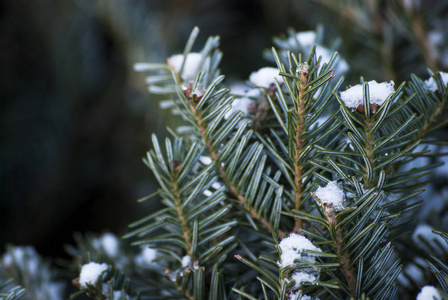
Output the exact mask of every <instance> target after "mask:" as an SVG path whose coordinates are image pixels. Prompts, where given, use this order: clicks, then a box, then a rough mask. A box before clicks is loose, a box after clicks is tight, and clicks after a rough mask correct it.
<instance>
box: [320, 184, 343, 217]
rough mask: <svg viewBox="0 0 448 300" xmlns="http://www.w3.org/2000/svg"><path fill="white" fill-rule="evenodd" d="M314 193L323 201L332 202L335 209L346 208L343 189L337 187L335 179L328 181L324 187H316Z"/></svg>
mask: <svg viewBox="0 0 448 300" xmlns="http://www.w3.org/2000/svg"><path fill="white" fill-rule="evenodd" d="M314 193H315V194H316V196H317V197H318V198H319V199H320V200H321V201H322V202H323V203H325V204H333V207H334V210H335V211H341V210H344V209H345V208H346V207H345V204H344V202H345V195H344V191H343V190H341V189H340V188H339V186H338V183H337V181H330V182H328V183H327V185H326V186H325V187H318V188H317V190H316V191H315V192H314Z"/></svg>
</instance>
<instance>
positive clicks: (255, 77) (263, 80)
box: [249, 67, 283, 88]
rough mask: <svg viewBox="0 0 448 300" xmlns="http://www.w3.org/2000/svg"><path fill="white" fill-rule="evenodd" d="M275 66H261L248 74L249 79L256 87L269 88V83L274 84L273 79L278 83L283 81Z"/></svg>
mask: <svg viewBox="0 0 448 300" xmlns="http://www.w3.org/2000/svg"><path fill="white" fill-rule="evenodd" d="M279 72H280V71H279V70H278V69H277V68H271V67H266V68H261V69H260V70H258V71H256V72H253V73H252V74H250V77H249V81H250V82H252V83H253V84H254V85H255V86H257V87H263V88H269V87H270V86H271V84H275V79H277V81H278V83H279V84H281V83H283V78H282V76H281V75H279Z"/></svg>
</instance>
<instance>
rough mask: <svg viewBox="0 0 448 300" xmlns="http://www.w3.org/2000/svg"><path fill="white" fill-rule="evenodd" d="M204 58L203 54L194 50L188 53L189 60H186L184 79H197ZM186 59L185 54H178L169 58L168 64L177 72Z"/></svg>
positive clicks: (182, 76)
mask: <svg viewBox="0 0 448 300" xmlns="http://www.w3.org/2000/svg"><path fill="white" fill-rule="evenodd" d="M201 60H202V54H201V53H196V52H192V53H189V54H188V55H187V60H186V61H185V65H184V70H183V72H182V75H181V78H182V79H183V80H184V81H188V80H194V79H196V75H197V74H198V71H199V67H200V65H199V64H200V63H201ZM183 61H184V55H183V54H176V55H173V56H171V57H169V58H168V65H169V66H170V67H171V68H173V69H174V71H175V72H176V73H179V72H180V69H181V68H182V62H183Z"/></svg>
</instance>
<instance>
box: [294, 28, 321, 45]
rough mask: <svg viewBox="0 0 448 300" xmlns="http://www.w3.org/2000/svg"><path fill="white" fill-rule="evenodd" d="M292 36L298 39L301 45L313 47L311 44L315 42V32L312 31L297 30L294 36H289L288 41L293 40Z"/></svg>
mask: <svg viewBox="0 0 448 300" xmlns="http://www.w3.org/2000/svg"><path fill="white" fill-rule="evenodd" d="M294 38H295V39H296V40H298V41H299V43H300V45H301V46H303V47H313V45H314V44H316V33H315V32H314V31H302V32H299V33H297V34H296V36H295V37H291V38H289V42H290V43H291V42H294V41H295V40H294Z"/></svg>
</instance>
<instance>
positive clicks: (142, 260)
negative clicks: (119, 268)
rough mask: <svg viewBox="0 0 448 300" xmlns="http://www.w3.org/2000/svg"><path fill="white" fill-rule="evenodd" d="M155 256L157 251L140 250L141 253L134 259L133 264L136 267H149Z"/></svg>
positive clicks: (149, 249)
mask: <svg viewBox="0 0 448 300" xmlns="http://www.w3.org/2000/svg"><path fill="white" fill-rule="evenodd" d="M156 256H157V251H156V250H154V249H151V248H149V247H145V248H143V249H142V252H141V253H140V254H138V255H137V256H136V257H135V263H136V264H138V265H149V264H151V263H152V262H153V261H154V260H155V259H156Z"/></svg>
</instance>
